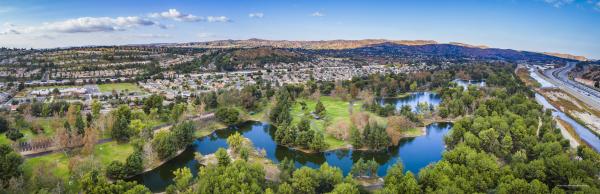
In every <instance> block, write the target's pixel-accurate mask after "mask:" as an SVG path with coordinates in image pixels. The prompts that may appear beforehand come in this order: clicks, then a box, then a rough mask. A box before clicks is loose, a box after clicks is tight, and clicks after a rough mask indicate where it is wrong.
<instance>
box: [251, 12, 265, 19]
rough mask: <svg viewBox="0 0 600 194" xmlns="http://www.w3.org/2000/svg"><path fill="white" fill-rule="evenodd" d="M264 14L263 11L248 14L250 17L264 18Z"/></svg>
mask: <svg viewBox="0 0 600 194" xmlns="http://www.w3.org/2000/svg"><path fill="white" fill-rule="evenodd" d="M264 16H265V14H263V13H261V12H256V13H250V14H248V17H250V18H263V17H264Z"/></svg>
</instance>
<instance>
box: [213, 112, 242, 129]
mask: <svg viewBox="0 0 600 194" xmlns="http://www.w3.org/2000/svg"><path fill="white" fill-rule="evenodd" d="M215 116H216V117H217V119H218V120H219V121H221V122H223V123H225V124H226V125H233V124H236V123H237V122H238V121H239V120H240V118H239V117H240V113H239V112H238V111H237V110H236V109H233V108H219V109H217V112H216V113H215Z"/></svg>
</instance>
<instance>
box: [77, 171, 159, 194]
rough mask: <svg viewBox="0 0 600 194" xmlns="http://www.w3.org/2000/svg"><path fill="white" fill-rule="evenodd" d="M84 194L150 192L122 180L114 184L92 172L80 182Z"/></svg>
mask: <svg viewBox="0 0 600 194" xmlns="http://www.w3.org/2000/svg"><path fill="white" fill-rule="evenodd" d="M80 185H81V190H82V191H83V193H125V194H142V193H143V194H150V190H149V189H148V188H146V187H144V186H142V185H138V184H137V183H135V182H125V181H122V180H118V181H115V182H113V183H110V182H108V180H106V177H103V176H101V174H100V172H98V171H97V170H92V171H91V172H89V173H87V174H86V175H84V176H83V178H82V179H81V181H80Z"/></svg>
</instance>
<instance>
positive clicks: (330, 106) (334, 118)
mask: <svg viewBox="0 0 600 194" xmlns="http://www.w3.org/2000/svg"><path fill="white" fill-rule="evenodd" d="M296 101H297V102H296V103H295V104H294V106H292V110H291V114H292V117H293V120H292V124H297V123H298V122H300V120H301V119H302V118H303V117H305V116H306V114H305V112H304V111H303V110H302V106H301V105H300V102H305V103H306V106H307V108H308V112H311V111H314V109H315V105H316V104H317V102H316V101H314V100H310V99H298V100H296ZM321 102H322V103H323V106H325V110H326V115H327V116H326V118H325V119H319V120H316V119H313V117H311V116H310V115H309V116H308V117H307V118H310V119H311V129H312V130H315V131H319V132H323V133H324V134H325V142H326V143H327V144H328V145H329V149H335V148H340V147H344V146H346V145H347V144H348V142H345V141H343V140H339V139H336V138H335V137H333V136H331V135H329V134H327V133H325V130H326V128H327V126H328V124H334V123H337V122H340V121H341V122H348V123H350V122H351V121H350V111H349V110H350V108H349V104H350V103H349V102H347V101H343V100H340V99H338V98H334V97H330V96H323V97H321ZM361 107H362V102H359V101H357V102H355V103H354V105H353V106H352V110H353V111H355V112H358V111H360V109H361ZM368 114H370V116H371V118H374V119H375V120H376V121H377V122H379V123H381V124H385V122H386V119H385V118H383V117H379V116H377V115H375V114H372V113H368ZM326 120H329V121H326Z"/></svg>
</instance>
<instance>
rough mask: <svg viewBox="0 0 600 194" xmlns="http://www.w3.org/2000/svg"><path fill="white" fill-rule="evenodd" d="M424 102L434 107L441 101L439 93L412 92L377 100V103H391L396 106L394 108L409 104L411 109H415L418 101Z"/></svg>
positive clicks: (397, 108)
mask: <svg viewBox="0 0 600 194" xmlns="http://www.w3.org/2000/svg"><path fill="white" fill-rule="evenodd" d="M424 102H426V103H427V104H428V105H433V106H434V107H435V106H437V105H439V104H440V103H441V102H442V98H440V95H438V94H436V93H433V92H414V93H410V94H409V95H407V96H403V97H398V98H382V99H380V100H379V105H382V106H383V105H386V104H391V105H394V106H395V107H396V110H400V109H401V108H402V107H403V106H405V105H406V106H410V108H411V110H412V111H417V106H418V105H419V103H424Z"/></svg>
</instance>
